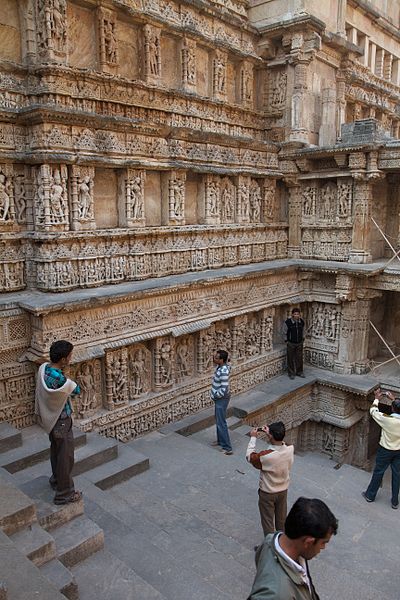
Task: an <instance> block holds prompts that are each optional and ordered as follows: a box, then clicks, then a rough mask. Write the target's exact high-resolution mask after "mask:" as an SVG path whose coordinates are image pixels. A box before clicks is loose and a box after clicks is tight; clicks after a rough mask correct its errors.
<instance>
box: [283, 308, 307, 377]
mask: <svg viewBox="0 0 400 600" xmlns="http://www.w3.org/2000/svg"><path fill="white" fill-rule="evenodd" d="M283 330H284V335H285V340H286V346H287V368H288V375H289V377H290V379H294V378H295V376H296V375H297V376H298V377H305V375H304V372H303V339H304V321H303V319H302V318H301V316H300V309H299V308H294V309H293V310H292V316H291V317H289V319H286V321H285V323H284V328H283Z"/></svg>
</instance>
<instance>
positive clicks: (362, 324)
mask: <svg viewBox="0 0 400 600" xmlns="http://www.w3.org/2000/svg"><path fill="white" fill-rule="evenodd" d="M370 309H371V301H370V299H365V300H364V299H357V300H355V301H352V302H343V303H342V315H341V326H340V336H339V351H338V358H337V361H335V365H334V369H335V371H336V372H338V373H358V374H361V373H365V372H366V371H368V339H369V329H370V326H369V320H370Z"/></svg>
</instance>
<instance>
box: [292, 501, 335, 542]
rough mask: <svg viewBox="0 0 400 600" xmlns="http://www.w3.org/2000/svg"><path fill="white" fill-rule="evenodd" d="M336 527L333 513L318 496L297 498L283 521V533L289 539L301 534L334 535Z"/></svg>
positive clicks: (310, 535)
mask: <svg viewBox="0 0 400 600" xmlns="http://www.w3.org/2000/svg"><path fill="white" fill-rule="evenodd" d="M337 529H338V521H337V519H336V517H335V515H334V514H333V513H332V512H331V511H330V510H329V508H328V507H327V505H326V504H325V502H322V500H319V499H318V498H303V497H300V498H298V499H297V500H296V502H295V503H294V504H293V506H292V508H291V509H290V512H289V514H288V516H287V517H286V521H285V534H286V535H287V537H288V538H290V539H291V540H296V539H298V538H301V537H303V536H308V537H313V538H316V539H322V538H324V537H326V536H327V535H329V534H333V535H336V532H337Z"/></svg>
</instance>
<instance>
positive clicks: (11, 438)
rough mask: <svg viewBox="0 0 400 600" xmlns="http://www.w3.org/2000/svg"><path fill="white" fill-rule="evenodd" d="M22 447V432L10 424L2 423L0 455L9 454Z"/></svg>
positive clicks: (0, 424) (0, 427) (0, 425)
mask: <svg viewBox="0 0 400 600" xmlns="http://www.w3.org/2000/svg"><path fill="white" fill-rule="evenodd" d="M21 445H22V435H21V432H20V431H18V429H17V428H16V427H13V426H12V425H10V424H9V423H0V453H3V452H8V450H13V449H14V448H18V447H19V446H21Z"/></svg>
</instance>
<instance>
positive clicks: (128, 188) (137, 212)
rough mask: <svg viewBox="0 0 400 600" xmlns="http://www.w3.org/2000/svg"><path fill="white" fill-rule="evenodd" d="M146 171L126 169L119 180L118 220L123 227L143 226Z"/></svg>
mask: <svg viewBox="0 0 400 600" xmlns="http://www.w3.org/2000/svg"><path fill="white" fill-rule="evenodd" d="M145 180H146V171H143V170H136V169H126V171H125V172H124V173H123V175H122V177H120V178H119V194H118V196H119V198H118V200H119V218H120V224H121V225H122V226H123V227H137V226H144V225H145V212H144V185H145Z"/></svg>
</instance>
